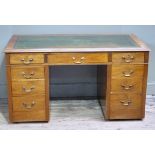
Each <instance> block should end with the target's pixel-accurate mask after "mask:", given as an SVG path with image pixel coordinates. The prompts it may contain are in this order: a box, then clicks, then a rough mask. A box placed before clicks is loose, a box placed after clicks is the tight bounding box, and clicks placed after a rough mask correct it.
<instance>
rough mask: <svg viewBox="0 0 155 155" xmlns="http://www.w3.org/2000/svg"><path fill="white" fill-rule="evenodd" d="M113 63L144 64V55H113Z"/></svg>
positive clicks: (139, 53) (138, 53)
mask: <svg viewBox="0 0 155 155" xmlns="http://www.w3.org/2000/svg"><path fill="white" fill-rule="evenodd" d="M112 62H113V63H127V64H128V63H144V53H143V52H137V53H134V52H133V53H112Z"/></svg>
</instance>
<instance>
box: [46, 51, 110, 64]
mask: <svg viewBox="0 0 155 155" xmlns="http://www.w3.org/2000/svg"><path fill="white" fill-rule="evenodd" d="M106 62H108V54H107V53H61V54H58V53H56V54H49V55H48V63H50V64H57V65H61V64H77V65H78V64H102V63H106Z"/></svg>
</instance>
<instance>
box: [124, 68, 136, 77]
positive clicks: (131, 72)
mask: <svg viewBox="0 0 155 155" xmlns="http://www.w3.org/2000/svg"><path fill="white" fill-rule="evenodd" d="M122 73H123V75H124V76H125V77H130V76H131V74H133V73H134V71H133V70H129V71H123V72H122Z"/></svg>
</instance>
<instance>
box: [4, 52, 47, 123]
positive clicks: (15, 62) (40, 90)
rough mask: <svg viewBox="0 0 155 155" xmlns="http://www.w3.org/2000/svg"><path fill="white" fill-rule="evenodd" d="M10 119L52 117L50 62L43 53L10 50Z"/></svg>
mask: <svg viewBox="0 0 155 155" xmlns="http://www.w3.org/2000/svg"><path fill="white" fill-rule="evenodd" d="M6 60H7V79H8V102H9V118H10V122H34V121H35V122H36V121H48V120H49V89H48V87H49V84H48V78H49V77H48V66H46V65H44V60H45V59H44V55H43V54H6Z"/></svg>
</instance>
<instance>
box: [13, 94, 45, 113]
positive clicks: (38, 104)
mask: <svg viewBox="0 0 155 155" xmlns="http://www.w3.org/2000/svg"><path fill="white" fill-rule="evenodd" d="M12 102H13V111H14V112H17V111H20V112H22V111H38V110H43V109H45V95H39V96H29V97H27V96H22V97H13V98H12Z"/></svg>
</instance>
